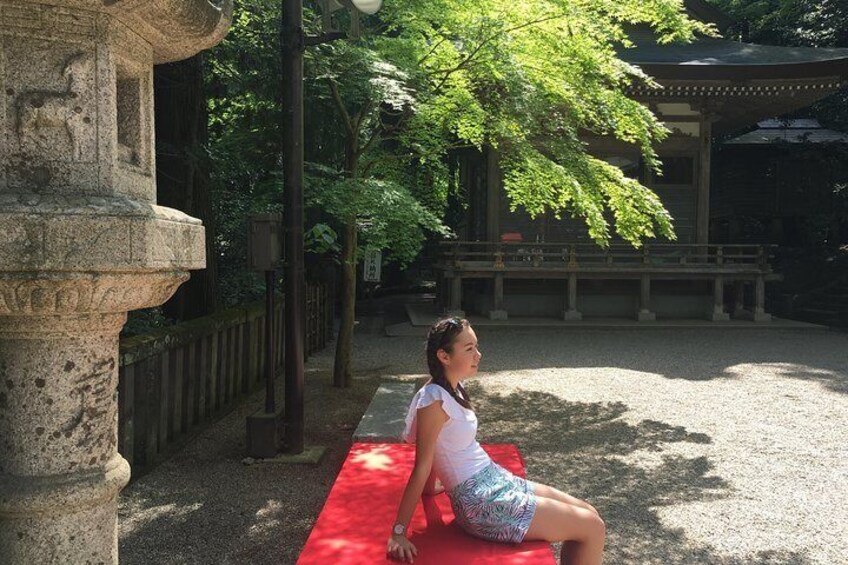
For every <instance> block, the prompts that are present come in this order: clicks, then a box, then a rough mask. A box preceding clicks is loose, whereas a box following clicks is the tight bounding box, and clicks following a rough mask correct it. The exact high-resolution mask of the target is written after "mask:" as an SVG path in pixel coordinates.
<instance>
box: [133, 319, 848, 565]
mask: <svg viewBox="0 0 848 565" xmlns="http://www.w3.org/2000/svg"><path fill="white" fill-rule="evenodd" d="M478 336H479V338H480V346H481V350H482V351H483V356H484V357H483V364H482V366H481V369H483V371H482V372H481V374H480V375H479V377H478V378H476V379H474V380H472V381H469V383H468V385H469V386H468V390H469V393H470V395H471V397H472V401H473V402H474V403H475V405H476V407H477V410H478V413H479V418H480V430H479V439H480V440H481V441H483V442H509V443H515V444H517V445H518V446H519V448H520V449H521V451H522V453H523V454H524V456H525V459H526V461H527V474H528V477H529V478H530V479H531V480H536V481H539V482H543V483H546V484H550V485H553V486H556V487H558V488H560V489H561V490H564V491H566V492H569V493H570V494H572V495H574V496H577V497H579V498H583V499H585V500H588V501H589V502H591V503H592V504H593V505H594V506H595V507H596V508H598V510H599V511H600V512H601V515H602V516H603V517H604V519H605V521H606V523H607V531H608V538H607V552H606V558H605V563H607V564H663V565H667V564H669V565H671V564H689V563H698V564H700V563H703V564H733V565H743V564H744V565H749V564H754V565H760V564H763V565H764V564H827V565H833V564H841V563H846V560H845V557H844V556H845V555H848V510H846V508H848V442H846V439H845V430H846V429H848V334H841V333H834V332H822V331H807V330H797V331H796V330H792V331H789V330H780V331H768V330H731V329H724V330H719V329H706V330H703V329H701V330H699V329H691V330H659V329H658V330H651V331H645V330H619V331H603V330H563V329H558V330H553V331H551V330H545V331H542V330H534V329H521V330H518V329H497V330H488V329H485V330H484V331H480V332H478ZM421 344H422V338H415V337H403V338H386V337H380V336H377V335H365V334H363V335H357V337H356V349H355V351H356V361H355V384H354V386H353V388H352V389H351V390H346V391H340V390H336V389H334V388H333V387H332V386H331V376H330V368H331V366H332V354H333V347H332V346H330V347H328V348H327V349H326V350H325V351H324V352H322V353H321V354H319V355H317V356H315V357H313V358H311V359H310V360H309V362H308V363H307V405H306V412H307V428H308V430H309V435H308V437H307V443H309V444H320V445H326V446H328V447H329V454H328V456H327V457H326V458H325V460H324V462H323V463H322V464H321V465H320V466H319V467H301V466H273V467H272V466H263V465H253V466H245V465H242V464H241V462H240V461H241V458H242V453H243V449H244V437H243V436H244V417H245V415H247V414H248V413H250V412H251V411H252V410H254V409H256V408H258V407H259V406H261V402H262V396H261V394H258V395H256V396H255V397H254V398H253V399H252V401H251V402H250V403H248V404H246V405H245V406H244V407H242V408H240V409H239V410H237V411H236V412H234V413H233V414H231V415H230V416H228V417H227V418H224V419H223V420H221V421H220V422H218V423H217V424H215V425H214V426H213V427H211V428H210V429H208V430H207V431H206V432H204V433H203V434H202V435H201V436H199V437H198V438H197V439H196V440H195V441H193V442H191V443H190V444H189V445H188V446H187V447H186V448H185V449H184V450H183V451H181V452H180V453H179V454H177V455H176V456H174V457H173V458H172V459H170V460H168V461H167V462H165V463H164V464H162V465H161V466H160V467H158V468H156V469H155V470H153V471H152V472H151V473H150V474H148V475H146V476H144V477H142V478H141V479H139V480H138V481H136V482H135V483H133V484H132V485H131V486H130V487H128V488H127V489H125V490H124V492H123V494H122V496H121V504H120V519H121V525H120V551H121V561H122V563H124V564H134V563H139V564H141V563H144V564H148V563H191V564H195V563H196V564H210V563H222V564H230V563H239V564H240V563H250V564H254V563H255V564H265V563H268V564H271V563H273V564H275V565H276V564H281V563H282V564H288V563H294V561H295V560H296V556H297V554H298V552H299V550H300V548H301V547H302V545H303V543H304V542H305V540H306V537H307V536H308V534H309V529H310V527H311V525H312V523H313V522H314V520H315V518H316V516H317V514H318V512H319V511H320V509H321V507H322V505H323V501H324V499H325V497H326V495H327V492H328V491H329V488H330V486H331V484H332V481H333V478H334V477H335V475H336V474H337V473H338V470H339V467H340V465H341V462H342V460H343V458H344V455H345V451H346V449H347V447H348V446H349V444H350V434H351V431H352V429H353V428H354V427H355V425H356V423H357V422H358V419H359V417H360V415H361V414H362V412H363V411H364V409H365V408H366V406H367V404H368V402H369V400H370V396H371V395H372V394H373V391H374V390H375V388H376V386H377V383H378V381H379V379H380V378H401V379H406V378H417V377H419V376H420V375H421V371H422V367H423V356H422V355H421V353H420V349H421Z"/></svg>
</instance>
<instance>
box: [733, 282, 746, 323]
mask: <svg viewBox="0 0 848 565" xmlns="http://www.w3.org/2000/svg"><path fill="white" fill-rule="evenodd" d="M733 317H734V318H737V319H738V318H744V317H745V281H741V280H737V281H734V282H733Z"/></svg>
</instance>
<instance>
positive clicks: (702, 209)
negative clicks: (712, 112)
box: [695, 115, 712, 244]
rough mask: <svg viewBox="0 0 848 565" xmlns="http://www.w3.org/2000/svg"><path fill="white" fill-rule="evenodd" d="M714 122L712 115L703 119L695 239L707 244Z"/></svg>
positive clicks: (708, 236)
mask: <svg viewBox="0 0 848 565" xmlns="http://www.w3.org/2000/svg"><path fill="white" fill-rule="evenodd" d="M711 149H712V123H711V121H710V117H709V116H708V115H707V116H704V117H703V118H702V119H701V136H700V158H699V160H698V208H697V218H696V227H695V241H696V242H697V243H703V244H706V243H708V242H709V238H710V160H711Z"/></svg>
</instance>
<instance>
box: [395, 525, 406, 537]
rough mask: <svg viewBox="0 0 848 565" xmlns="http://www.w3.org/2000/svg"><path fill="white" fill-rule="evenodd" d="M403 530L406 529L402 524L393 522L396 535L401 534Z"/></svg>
mask: <svg viewBox="0 0 848 565" xmlns="http://www.w3.org/2000/svg"><path fill="white" fill-rule="evenodd" d="M405 530H406V528H405V527H404V526H403V524H395V533H396V534H397V535H401V534H403V532H404V531H405Z"/></svg>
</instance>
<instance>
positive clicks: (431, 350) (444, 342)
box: [427, 318, 474, 410]
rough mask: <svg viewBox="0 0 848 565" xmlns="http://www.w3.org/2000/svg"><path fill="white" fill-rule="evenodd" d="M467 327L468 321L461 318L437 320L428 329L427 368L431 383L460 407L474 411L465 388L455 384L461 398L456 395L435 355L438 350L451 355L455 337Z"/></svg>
mask: <svg viewBox="0 0 848 565" xmlns="http://www.w3.org/2000/svg"><path fill="white" fill-rule="evenodd" d="M467 327H468V320H466V319H463V318H446V319H444V320H439V321H438V322H436V323H435V324H433V325H432V326H431V327H430V331H429V332H427V368H428V369H429V371H430V376H431V377H432V382H434V383H436V384H437V385H439V386H440V387H442V388H444V389H445V390H446V391H448V393H449V394H450V395H451V396H452V397H454V399H456V401H457V402H459V403H460V404H461V405H462V406H464V407H465V408H468V409H469V410H474V408H473V407H472V406H471V402H470V398H469V396H468V393H467V392H465V388H463V386H462V385H461V384H459V383H457V385H456V388H457V390H458V391H459V392H461V393H462V396H460V395H459V394H457V391H456V390H453V388H452V387H451V385H450V383H449V382H448V380H447V376H446V375H445V367H444V365H442V362H441V361H439V358H438V356H437V355H436V352H437V351H439V350H440V349H444V350H445V351H447V352H448V353H452V352H453V342H454V340H456V336H458V335H459V334H460V333H462V330H463V329H465V328H467Z"/></svg>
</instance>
